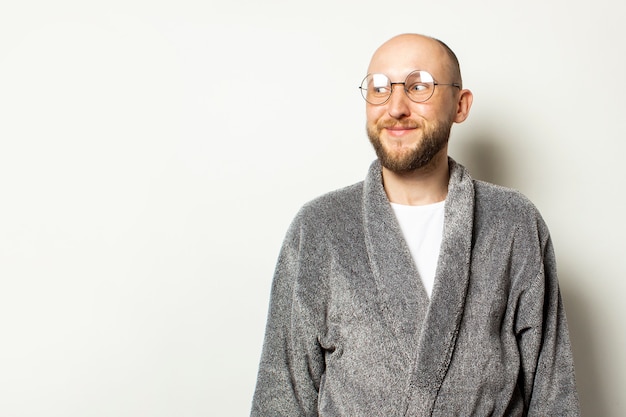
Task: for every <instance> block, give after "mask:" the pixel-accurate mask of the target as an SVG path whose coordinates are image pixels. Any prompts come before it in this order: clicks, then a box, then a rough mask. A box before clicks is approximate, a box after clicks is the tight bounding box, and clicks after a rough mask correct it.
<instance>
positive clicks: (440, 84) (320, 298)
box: [252, 34, 579, 417]
mask: <svg viewBox="0 0 626 417" xmlns="http://www.w3.org/2000/svg"><path fill="white" fill-rule="evenodd" d="M368 74H369V75H368V76H367V77H366V78H365V80H364V81H363V84H362V85H361V90H362V93H363V97H364V98H365V100H366V112H367V132H368V135H369V138H370V141H371V143H372V145H373V146H374V149H375V150H376V153H377V156H378V159H377V161H375V162H374V163H373V164H372V166H371V167H370V170H369V172H368V174H367V177H366V179H365V181H364V182H361V183H358V184H355V185H353V186H351V187H347V188H345V189H342V190H339V191H335V192H332V193H329V194H327V195H325V196H322V197H320V198H318V199H316V200H314V201H312V202H310V203H308V204H307V205H305V206H304V207H303V208H302V209H301V211H300V212H299V214H298V215H297V217H296V218H295V220H294V221H293V223H292V225H291V227H290V229H289V231H288V234H287V237H286V238H285V241H284V244H283V248H282V251H281V254H280V257H279V260H278V264H277V267H276V275H275V277H274V284H273V288H272V296H271V302H270V311H269V317H268V323H267V329H266V337H265V344H264V348H263V354H262V358H261V364H260V370H259V375H258V381H257V387H256V392H255V395H254V400H253V406H252V416H264V417H277V416H289V417H294V416H318V415H319V416H348V417H355V416H367V417H372V416H381V417H392V416H542V417H545V416H577V415H579V406H578V399H577V393H576V387H575V381H574V369H573V359H572V353H571V348H570V343H569V336H568V330H567V323H566V320H565V313H564V310H563V305H562V303H561V298H560V294H559V288H558V283H557V277H556V270H555V259H554V254H553V249H552V243H551V240H550V236H549V233H548V229H547V228H546V225H545V224H544V222H543V220H542V219H541V217H540V215H539V213H538V212H537V210H536V209H535V207H534V206H533V205H532V204H531V203H530V202H529V201H528V200H527V199H526V198H525V197H523V196H522V195H520V194H519V193H517V192H515V191H512V190H509V189H505V188H503V187H499V186H495V185H491V184H487V183H484V182H481V181H475V180H473V179H472V178H471V177H470V176H469V174H468V173H467V171H466V170H465V169H464V168H463V167H462V166H461V165H459V164H458V163H456V162H455V161H454V160H452V159H450V158H449V157H448V155H447V143H448V137H449V133H450V128H451V126H452V124H453V123H461V122H463V121H464V120H465V119H466V118H467V116H468V113H469V110H470V107H471V104H472V93H471V92H470V91H469V90H466V89H463V87H462V81H461V74H460V70H459V66H458V61H457V59H456V57H455V55H454V53H453V52H452V51H451V50H450V49H449V48H448V47H447V46H446V45H445V44H443V43H442V42H440V41H437V40H435V39H432V38H428V37H425V36H420V35H408V34H407V35H400V36H397V37H395V38H392V39H391V40H389V41H388V42H386V43H385V44H383V45H382V46H381V47H380V48H379V49H378V50H377V51H376V52H375V54H374V56H373V57H372V60H371V62H370V66H369V69H368Z"/></svg>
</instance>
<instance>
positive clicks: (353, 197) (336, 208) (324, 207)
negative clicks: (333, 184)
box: [297, 181, 363, 223]
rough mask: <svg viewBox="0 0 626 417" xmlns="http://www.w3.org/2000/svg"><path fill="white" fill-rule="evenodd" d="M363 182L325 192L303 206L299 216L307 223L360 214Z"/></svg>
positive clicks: (330, 220) (326, 221)
mask: <svg viewBox="0 0 626 417" xmlns="http://www.w3.org/2000/svg"><path fill="white" fill-rule="evenodd" d="M362 196H363V182H362V181H361V182H358V183H356V184H353V185H350V186H347V187H344V188H340V189H338V190H334V191H331V192H328V193H326V194H323V195H321V196H319V197H317V198H315V199H313V200H311V201H309V202H307V203H306V204H304V206H302V208H301V209H300V211H299V212H298V215H297V218H298V219H300V220H301V221H304V222H306V223H328V222H332V221H336V220H338V219H344V220H345V218H353V217H355V216H358V215H360V212H361V210H360V209H359V207H360V206H361V201H362Z"/></svg>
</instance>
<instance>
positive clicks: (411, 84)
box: [359, 70, 461, 106]
mask: <svg viewBox="0 0 626 417" xmlns="http://www.w3.org/2000/svg"><path fill="white" fill-rule="evenodd" d="M396 84H401V85H402V86H404V92H405V93H406V95H407V97H408V98H409V99H410V100H411V101H413V102H415V103H423V102H425V101H426V100H428V99H429V98H431V97H432V96H433V94H434V93H435V86H436V85H451V86H453V87H456V88H458V89H459V90H460V89H461V85H460V84H458V83H451V84H442V83H438V82H437V81H435V79H434V78H433V76H432V75H430V73H429V72H427V71H422V70H417V71H413V72H412V73H410V74H409V75H408V76H407V77H406V80H404V82H403V83H392V82H391V80H390V79H389V77H387V76H386V75H385V74H368V75H367V76H366V77H365V78H364V79H363V82H362V83H361V86H360V87H359V88H360V89H361V95H362V96H363V98H364V99H365V101H367V102H368V103H370V104H373V105H376V106H378V105H381V104H385V103H386V102H387V100H389V97H391V93H392V92H393V86H394V85H396Z"/></svg>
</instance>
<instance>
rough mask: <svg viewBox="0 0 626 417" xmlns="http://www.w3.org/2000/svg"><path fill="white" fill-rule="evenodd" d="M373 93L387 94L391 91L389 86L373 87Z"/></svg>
mask: <svg viewBox="0 0 626 417" xmlns="http://www.w3.org/2000/svg"><path fill="white" fill-rule="evenodd" d="M372 93H374V94H387V93H389V87H387V86H383V87H372Z"/></svg>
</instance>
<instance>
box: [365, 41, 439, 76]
mask: <svg viewBox="0 0 626 417" xmlns="http://www.w3.org/2000/svg"><path fill="white" fill-rule="evenodd" d="M448 68H449V57H448V55H447V54H446V52H445V50H444V48H443V46H441V44H439V42H437V41H435V40H433V39H430V38H425V37H422V36H418V35H405V36H399V37H396V38H393V39H391V40H390V41H388V42H386V43H384V44H383V45H382V46H381V47H380V48H378V49H377V50H376V52H375V53H374V55H373V56H372V60H371V61H370V65H369V68H368V71H367V72H368V73H370V74H372V73H383V74H386V75H387V76H389V77H390V78H391V79H392V80H399V79H404V78H405V77H406V76H407V75H408V74H409V73H410V72H412V71H415V70H417V69H420V70H426V71H428V72H430V73H431V74H432V75H433V76H434V77H435V79H442V78H445V77H447V76H448Z"/></svg>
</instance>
